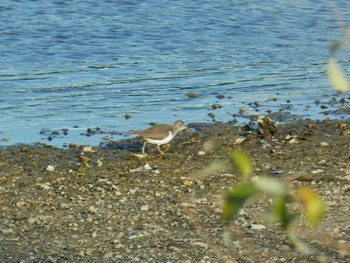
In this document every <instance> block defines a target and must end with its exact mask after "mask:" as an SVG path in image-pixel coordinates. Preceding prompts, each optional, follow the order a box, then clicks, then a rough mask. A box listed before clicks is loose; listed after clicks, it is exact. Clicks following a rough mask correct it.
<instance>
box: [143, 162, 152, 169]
mask: <svg viewBox="0 0 350 263" xmlns="http://www.w3.org/2000/svg"><path fill="white" fill-rule="evenodd" d="M143 168H144V169H145V170H152V167H151V166H150V165H149V164H148V163H146V164H145V166H144V167H143Z"/></svg>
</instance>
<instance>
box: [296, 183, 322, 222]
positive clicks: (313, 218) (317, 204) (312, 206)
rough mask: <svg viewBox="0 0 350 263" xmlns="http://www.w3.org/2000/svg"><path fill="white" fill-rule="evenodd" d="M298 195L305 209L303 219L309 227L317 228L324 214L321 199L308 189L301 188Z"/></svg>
mask: <svg viewBox="0 0 350 263" xmlns="http://www.w3.org/2000/svg"><path fill="white" fill-rule="evenodd" d="M298 195H299V198H300V200H301V201H302V204H303V206H304V209H305V217H306V220H307V222H308V223H309V225H310V226H311V227H315V226H317V225H318V224H319V223H320V222H321V220H322V219H323V217H324V216H325V214H326V205H325V203H324V201H323V200H322V198H321V197H320V196H319V195H318V194H317V193H316V192H315V191H314V190H312V189H310V188H306V187H304V188H301V189H300V190H299V191H298Z"/></svg>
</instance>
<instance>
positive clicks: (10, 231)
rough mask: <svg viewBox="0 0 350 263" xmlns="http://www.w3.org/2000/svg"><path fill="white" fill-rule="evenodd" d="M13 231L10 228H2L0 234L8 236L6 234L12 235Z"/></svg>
mask: <svg viewBox="0 0 350 263" xmlns="http://www.w3.org/2000/svg"><path fill="white" fill-rule="evenodd" d="M13 232H14V231H13V229H12V228H3V229H1V233H3V234H4V235H8V234H12V233H13Z"/></svg>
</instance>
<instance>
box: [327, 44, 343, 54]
mask: <svg viewBox="0 0 350 263" xmlns="http://www.w3.org/2000/svg"><path fill="white" fill-rule="evenodd" d="M340 46H341V42H340V41H333V42H332V44H331V45H330V47H329V53H330V55H331V56H332V55H334V53H335V52H337V51H338V50H339V48H340Z"/></svg>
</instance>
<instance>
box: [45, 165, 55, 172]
mask: <svg viewBox="0 0 350 263" xmlns="http://www.w3.org/2000/svg"><path fill="white" fill-rule="evenodd" d="M46 171H48V172H53V171H55V167H53V166H52V165H48V166H47V167H46Z"/></svg>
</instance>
